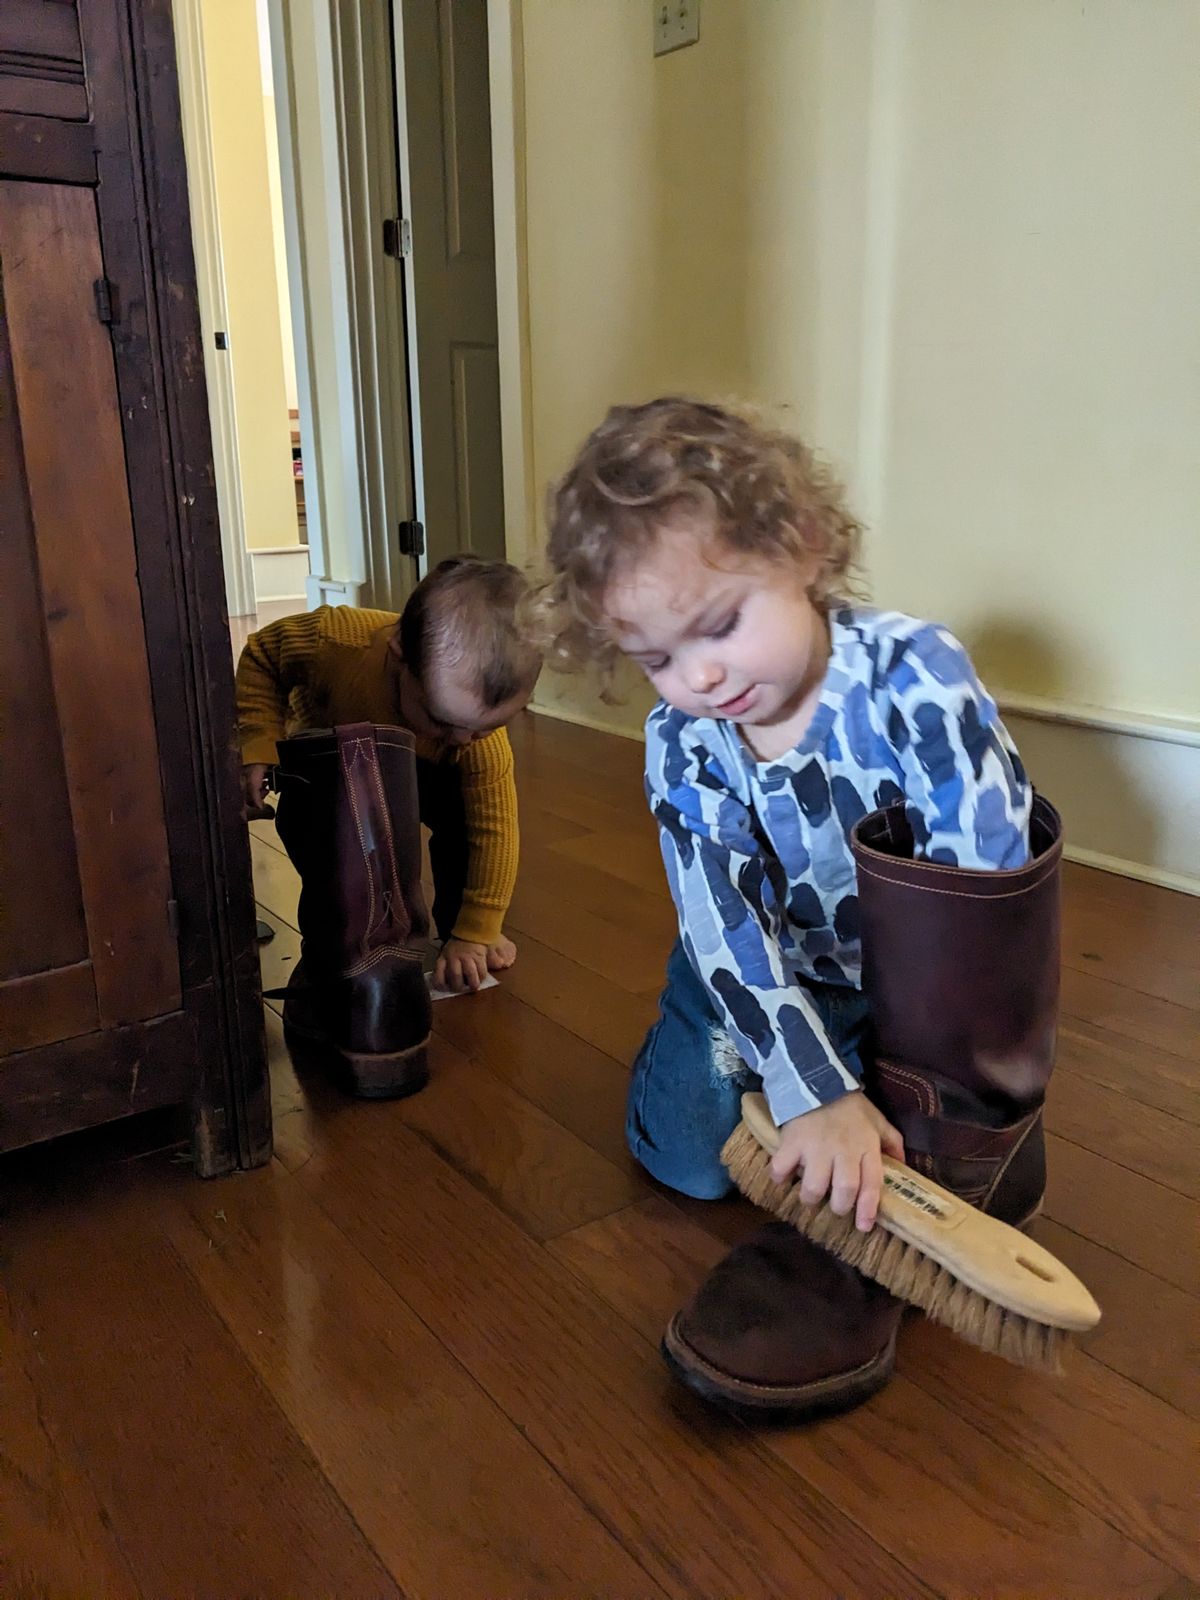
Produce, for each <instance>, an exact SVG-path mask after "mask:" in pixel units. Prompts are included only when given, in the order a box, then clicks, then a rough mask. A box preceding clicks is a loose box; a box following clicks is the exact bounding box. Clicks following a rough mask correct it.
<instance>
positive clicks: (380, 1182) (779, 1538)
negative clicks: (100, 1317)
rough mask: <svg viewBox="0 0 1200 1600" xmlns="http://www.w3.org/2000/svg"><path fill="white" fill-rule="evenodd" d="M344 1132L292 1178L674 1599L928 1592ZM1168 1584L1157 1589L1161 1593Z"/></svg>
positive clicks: (475, 1219) (428, 1157) (478, 1199)
mask: <svg viewBox="0 0 1200 1600" xmlns="http://www.w3.org/2000/svg"><path fill="white" fill-rule="evenodd" d="M346 1126H347V1125H346V1124H345V1123H344V1122H343V1121H341V1120H339V1121H337V1122H334V1123H333V1125H332V1126H331V1127H330V1128H329V1129H328V1130H327V1136H326V1139H325V1142H324V1143H323V1146H322V1149H321V1150H320V1151H319V1152H318V1153H317V1154H316V1155H315V1156H314V1157H313V1158H312V1159H311V1160H310V1161H309V1162H307V1163H306V1165H305V1166H304V1167H303V1168H302V1169H301V1170H300V1172H299V1173H298V1174H297V1179H296V1181H298V1182H300V1183H302V1184H303V1185H304V1186H305V1187H306V1188H307V1189H309V1191H310V1193H312V1194H313V1196H314V1198H315V1199H316V1200H317V1202H318V1203H319V1204H320V1205H321V1206H322V1208H323V1209H324V1210H325V1211H326V1212H327V1213H328V1214H329V1215H330V1216H331V1217H332V1218H333V1219H334V1220H335V1221H336V1222H337V1223H338V1225H339V1226H340V1227H341V1228H342V1230H343V1231H344V1232H347V1233H349V1234H351V1235H352V1236H353V1237H354V1238H355V1240H356V1242H357V1243H358V1245H359V1248H360V1249H361V1250H362V1252H363V1254H364V1255H366V1256H367V1258H368V1259H369V1260H370V1261H371V1262H372V1263H373V1265H374V1266H375V1267H376V1268H377V1270H378V1271H379V1272H380V1273H381V1274H383V1276H384V1277H386V1278H387V1280H388V1282H389V1283H391V1284H392V1286H393V1287H394V1288H395V1289H396V1290H397V1292H398V1293H399V1294H400V1295H401V1297H402V1298H403V1299H404V1300H405V1301H406V1302H407V1303H408V1304H409V1305H410V1306H412V1308H413V1309H414V1311H415V1312H416V1313H417V1315H418V1316H419V1317H420V1318H421V1321H422V1322H423V1323H424V1324H425V1325H426V1327H428V1328H429V1329H430V1330H431V1332H433V1333H434V1334H435V1335H436V1337H437V1338H438V1339H439V1340H440V1341H441V1342H442V1343H443V1344H444V1345H446V1347H447V1348H448V1349H449V1350H450V1351H451V1352H452V1353H453V1354H454V1356H455V1357H456V1359H457V1360H459V1361H460V1362H461V1363H462V1365H463V1366H464V1368H465V1369H466V1370H467V1371H468V1372H469V1373H470V1374H471V1375H472V1377H474V1379H475V1380H476V1382H478V1383H479V1384H480V1385H481V1386H482V1387H483V1388H484V1389H486V1390H487V1392H488V1393H489V1394H490V1395H491V1396H492V1398H493V1399H494V1400H495V1401H496V1402H497V1404H499V1405H500V1406H501V1407H502V1409H503V1410H504V1411H505V1413H506V1414H507V1415H508V1416H509V1417H510V1418H511V1419H512V1421H513V1422H514V1423H516V1425H517V1426H518V1427H520V1428H521V1429H522V1431H523V1432H524V1433H525V1434H526V1435H527V1437H528V1438H529V1439H530V1440H531V1441H532V1442H533V1444H534V1445H535V1446H536V1448H537V1449H538V1450H539V1451H540V1452H541V1453H542V1454H543V1455H544V1456H545V1457H546V1459H547V1460H548V1461H550V1463H551V1464H552V1465H553V1466H554V1468H555V1470H556V1471H557V1472H559V1474H560V1475H561V1476H562V1477H563V1478H564V1479H565V1480H566V1481H567V1482H568V1483H569V1484H570V1485H571V1486H572V1487H573V1488H574V1489H575V1490H576V1492H577V1493H578V1494H579V1495H580V1496H581V1498H582V1499H583V1500H584V1501H585V1503H586V1504H587V1505H588V1506H589V1508H590V1509H591V1510H592V1511H593V1512H594V1513H595V1514H596V1515H598V1516H599V1517H600V1518H601V1520H602V1521H603V1522H604V1523H605V1525H606V1526H607V1527H609V1528H611V1529H614V1530H619V1532H620V1536H621V1538H622V1541H623V1543H624V1544H625V1546H626V1548H627V1549H628V1550H629V1551H630V1553H631V1554H632V1555H633V1556H634V1558H635V1559H636V1560H637V1561H639V1563H640V1564H641V1565H642V1566H643V1567H645V1568H646V1569H647V1570H648V1571H649V1572H650V1574H651V1576H652V1577H653V1578H654V1579H655V1581H656V1582H657V1583H659V1584H660V1585H661V1587H662V1588H663V1589H665V1590H666V1591H667V1592H668V1593H670V1594H673V1595H677V1596H680V1597H686V1600H693V1597H694V1596H695V1595H697V1594H703V1595H709V1594H711V1595H734V1594H736V1595H738V1596H739V1597H745V1600H752V1597H754V1600H757V1597H759V1596H768V1595H769V1596H780V1597H784V1596H786V1597H789V1600H790V1597H796V1596H809V1595H812V1596H821V1597H822V1600H825V1597H827V1596H828V1595H830V1594H893V1593H894V1594H903V1595H905V1596H917V1595H924V1594H928V1593H930V1592H931V1591H930V1590H929V1588H928V1587H927V1586H926V1585H925V1584H924V1583H923V1582H922V1581H921V1580H920V1579H919V1578H918V1577H917V1576H916V1575H914V1574H913V1573H911V1572H910V1571H908V1570H906V1569H905V1568H904V1567H902V1566H901V1565H900V1564H899V1563H897V1562H896V1561H894V1560H893V1559H892V1558H891V1557H889V1556H887V1555H886V1554H885V1553H884V1552H883V1551H881V1550H880V1549H878V1547H876V1546H875V1545H873V1544H871V1543H870V1542H869V1541H867V1540H864V1539H863V1538H862V1537H861V1536H860V1535H859V1534H858V1533H857V1531H856V1530H854V1529H853V1527H852V1526H851V1525H850V1524H849V1523H848V1522H847V1520H846V1519H845V1518H844V1517H843V1515H842V1513H841V1512H840V1511H839V1510H838V1509H837V1508H836V1507H835V1506H833V1505H831V1504H830V1503H829V1502H828V1501H826V1500H824V1499H822V1498H821V1497H820V1496H818V1495H816V1494H815V1493H812V1492H810V1491H808V1490H807V1489H806V1488H805V1487H804V1486H803V1485H799V1484H793V1485H792V1486H791V1487H787V1486H785V1483H784V1482H783V1481H782V1480H781V1479H780V1477H779V1472H780V1470H781V1469H779V1468H777V1467H773V1466H772V1465H771V1464H770V1463H768V1462H766V1461H764V1460H763V1458H762V1457H761V1456H760V1455H759V1454H758V1452H757V1451H756V1449H755V1447H754V1445H753V1443H752V1441H751V1440H750V1439H749V1438H748V1437H747V1436H745V1435H743V1434H741V1433H740V1431H735V1432H731V1431H730V1430H728V1429H727V1428H725V1427H724V1426H723V1425H722V1424H720V1422H719V1421H718V1420H716V1419H713V1418H712V1417H710V1416H709V1415H708V1414H707V1413H706V1412H701V1411H700V1410H698V1409H697V1410H695V1412H694V1413H693V1411H692V1410H691V1409H686V1410H684V1411H683V1412H682V1413H681V1406H680V1402H679V1399H678V1397H676V1396H674V1395H673V1394H672V1393H671V1392H670V1390H669V1388H668V1385H667V1383H666V1379H665V1374H663V1373H662V1372H661V1371H660V1369H659V1366H658V1362H657V1360H656V1359H655V1358H654V1357H653V1355H652V1354H651V1353H650V1352H648V1351H647V1350H646V1348H645V1345H644V1343H643V1342H642V1341H641V1340H640V1339H639V1338H638V1337H637V1336H636V1335H635V1334H633V1333H632V1331H631V1330H629V1329H628V1328H627V1327H626V1326H625V1324H624V1323H623V1322H622V1321H621V1319H620V1318H618V1317H617V1316H616V1315H615V1313H613V1312H611V1311H609V1310H608V1308H607V1307H606V1306H605V1305H604V1303H603V1302H602V1301H601V1300H600V1299H599V1298H598V1297H596V1296H595V1295H593V1294H591V1293H589V1292H588V1291H587V1290H586V1289H584V1288H583V1287H581V1286H580V1285H579V1283H578V1282H577V1281H576V1279H575V1277H574V1276H573V1275H572V1274H571V1273H570V1272H568V1271H567V1270H566V1269H565V1268H564V1267H563V1266H562V1265H561V1264H560V1263H558V1262H556V1261H554V1260H553V1259H552V1258H551V1257H550V1256H549V1255H547V1254H546V1252H545V1251H544V1249H542V1247H540V1246H538V1245H535V1244H533V1243H532V1242H531V1241H530V1240H528V1239H527V1238H526V1237H525V1236H524V1235H523V1234H522V1233H521V1232H520V1230H519V1229H517V1228H516V1227H515V1225H514V1224H512V1223H511V1222H510V1221H509V1220H508V1219H507V1218H506V1217H503V1216H502V1215H501V1214H500V1213H499V1212H497V1211H496V1210H495V1208H494V1207H492V1206H491V1205H489V1203H488V1202H487V1201H486V1200H485V1199H484V1198H483V1197H482V1196H481V1195H479V1194H478V1193H477V1191H475V1190H474V1189H472V1188H471V1187H470V1186H469V1185H468V1184H466V1183H465V1181H464V1180H462V1179H461V1178H459V1177H458V1176H457V1174H455V1173H453V1172H452V1171H450V1170H449V1169H448V1168H447V1167H446V1166H445V1164H444V1163H442V1162H440V1161H439V1160H438V1159H437V1158H436V1157H435V1156H434V1155H433V1153H432V1152H431V1151H430V1150H428V1149H427V1147H426V1146H425V1145H424V1144H423V1143H422V1142H421V1141H420V1140H419V1139H418V1138H417V1137H416V1135H414V1134H413V1133H411V1132H410V1131H409V1130H408V1129H405V1128H402V1127H391V1128H388V1129H384V1128H383V1127H382V1124H380V1123H378V1122H376V1123H374V1124H373V1125H372V1127H371V1128H370V1129H367V1127H366V1125H365V1123H360V1124H357V1125H356V1126H355V1129H354V1137H353V1138H352V1139H348V1138H347V1137H346ZM1160 1587H1161V1585H1160Z"/></svg>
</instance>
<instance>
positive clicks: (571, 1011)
mask: <svg viewBox="0 0 1200 1600" xmlns="http://www.w3.org/2000/svg"><path fill="white" fill-rule="evenodd" d="M504 986H505V988H506V989H508V990H509V992H510V993H512V994H514V995H515V996H516V997H517V999H518V1000H522V1001H524V1003H525V1004H526V1005H528V1006H531V1007H532V1008H533V1009H534V1010H535V1011H540V1012H541V1013H542V1015H543V1016H545V1017H549V1018H550V1019H551V1020H552V1021H554V1022H558V1023H561V1025H562V1026H563V1027H564V1028H568V1029H570V1031H571V1032H572V1033H574V1034H577V1035H578V1036H579V1038H581V1039H584V1040H586V1041H587V1042H588V1043H589V1044H592V1045H594V1046H595V1047H596V1048H597V1049H598V1050H602V1051H604V1053H605V1054H606V1055H609V1056H611V1057H612V1058H613V1060H614V1061H618V1062H620V1063H621V1064H622V1065H626V1064H628V1063H629V1062H631V1061H632V1060H633V1058H634V1057H635V1056H636V1054H637V1052H638V1050H639V1049H640V1048H641V1044H642V1040H643V1039H644V1038H645V1036H646V1030H647V1029H648V1028H649V1027H650V1025H651V1023H652V1022H653V1021H654V1019H655V1018H656V1017H657V1015H658V1006H657V1004H656V1002H655V1001H654V1000H652V999H651V998H650V997H649V996H648V995H632V994H629V993H628V992H627V991H626V990H624V989H619V988H618V987H617V985H616V984H614V983H609V981H608V979H607V978H601V977H599V976H598V975H597V974H596V973H594V972H590V971H589V970H588V969H587V968H586V967H582V966H580V965H579V963H578V962H577V961H571V960H570V959H569V958H568V957H566V956H562V955H559V953H558V951H557V950H552V949H551V948H550V947H549V945H545V944H543V943H542V942H541V940H540V939H533V938H530V936H529V935H528V934H526V935H525V936H524V937H523V938H522V940H521V946H520V953H519V955H518V957H517V962H516V965H515V966H514V967H512V968H511V969H510V970H509V971H508V972H507V973H505V975H504Z"/></svg>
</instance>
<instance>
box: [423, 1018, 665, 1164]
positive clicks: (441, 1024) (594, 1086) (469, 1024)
mask: <svg viewBox="0 0 1200 1600" xmlns="http://www.w3.org/2000/svg"><path fill="white" fill-rule="evenodd" d="M433 1026H434V1030H435V1032H437V1033H439V1034H440V1035H441V1036H442V1037H443V1038H444V1039H448V1040H449V1041H450V1043H451V1044H453V1045H456V1046H457V1047H458V1049H459V1050H461V1051H462V1052H463V1053H464V1054H465V1055H468V1056H470V1057H471V1059H472V1060H473V1061H478V1062H479V1063H480V1064H481V1065H482V1066H483V1067H485V1068H486V1069H487V1070H488V1071H489V1072H491V1073H493V1074H494V1075H495V1076H496V1077H498V1078H499V1079H500V1080H501V1081H502V1082H503V1083H506V1084H508V1085H509V1087H510V1088H512V1089H514V1090H516V1092H517V1093H518V1094H520V1095H523V1096H524V1097H525V1099H526V1100H528V1101H530V1102H531V1104H533V1105H535V1106H540V1107H541V1109H542V1110H543V1111H545V1112H546V1113H547V1115H549V1116H551V1117H553V1118H554V1120H555V1121H556V1122H557V1123H559V1124H560V1125H561V1126H562V1127H564V1128H569V1129H570V1131H571V1132H572V1133H573V1134H575V1135H576V1137H577V1138H580V1139H582V1140H583V1142H584V1143H585V1144H586V1145H589V1146H590V1147H591V1148H592V1149H593V1150H595V1151H597V1152H598V1153H599V1154H600V1155H602V1156H604V1157H605V1158H606V1159H607V1160H608V1161H611V1162H612V1163H613V1164H614V1165H615V1166H617V1167H619V1168H620V1169H621V1170H622V1171H624V1172H635V1173H637V1174H639V1176H640V1174H641V1171H642V1169H641V1168H640V1167H639V1166H638V1165H637V1163H636V1162H635V1161H634V1160H633V1157H632V1156H631V1155H630V1154H629V1150H628V1147H627V1145H626V1143H625V1133H624V1125H625V1097H626V1093H627V1091H628V1085H629V1072H628V1069H627V1068H625V1067H623V1066H621V1065H620V1063H619V1062H616V1061H614V1060H613V1059H612V1057H611V1056H606V1055H605V1054H604V1053H603V1052H602V1051H600V1050H597V1049H596V1048H595V1047H594V1046H593V1045H590V1044H588V1043H587V1042H586V1041H585V1040H583V1039H581V1038H580V1037H579V1036H578V1034H574V1033H572V1032H570V1030H569V1029H567V1028H564V1027H563V1026H562V1025H561V1024H560V1023H557V1022H553V1021H551V1019H550V1018H549V1017H544V1016H543V1015H542V1014H541V1012H540V1011H534V1010H533V1008H532V1007H531V1006H527V1005H526V1004H525V1003H524V1001H522V1000H518V999H517V997H516V996H515V995H514V994H511V993H510V992H509V991H508V990H507V989H505V988H504V987H503V986H501V987H500V988H498V989H489V990H488V992H487V993H486V994H482V995H478V996H475V997H472V998H471V999H469V1000H463V1001H457V1000H456V1001H453V1002H449V1001H447V1002H444V1003H439V1004H438V1005H437V1006H435V1008H434V1013H433Z"/></svg>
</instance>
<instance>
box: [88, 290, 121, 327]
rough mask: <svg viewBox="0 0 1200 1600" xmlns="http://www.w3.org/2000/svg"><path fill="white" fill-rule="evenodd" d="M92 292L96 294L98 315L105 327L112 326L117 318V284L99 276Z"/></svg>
mask: <svg viewBox="0 0 1200 1600" xmlns="http://www.w3.org/2000/svg"><path fill="white" fill-rule="evenodd" d="M92 293H93V294H94V295H95V296H96V315H97V317H98V318H99V319H100V321H101V322H102V323H104V325H105V327H106V328H107V327H111V326H112V324H113V323H114V322H116V320H117V286H116V284H115V283H111V282H110V281H109V280H108V279H107V278H97V279H96V281H95V283H93V284H92Z"/></svg>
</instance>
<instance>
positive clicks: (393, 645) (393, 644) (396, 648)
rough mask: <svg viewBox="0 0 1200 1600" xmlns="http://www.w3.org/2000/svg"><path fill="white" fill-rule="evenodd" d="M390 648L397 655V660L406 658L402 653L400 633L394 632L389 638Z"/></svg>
mask: <svg viewBox="0 0 1200 1600" xmlns="http://www.w3.org/2000/svg"><path fill="white" fill-rule="evenodd" d="M388 650H389V651H390V653H391V654H392V655H393V656H395V658H396V660H397V661H403V660H404V657H403V656H402V655H401V654H400V635H399V634H398V633H393V634H392V636H391V638H390V639H389V640H388Z"/></svg>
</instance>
